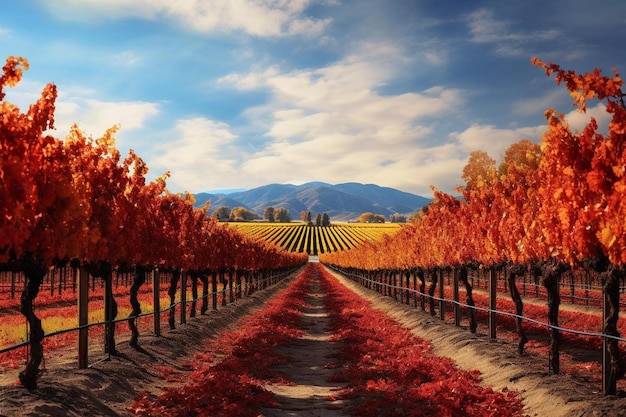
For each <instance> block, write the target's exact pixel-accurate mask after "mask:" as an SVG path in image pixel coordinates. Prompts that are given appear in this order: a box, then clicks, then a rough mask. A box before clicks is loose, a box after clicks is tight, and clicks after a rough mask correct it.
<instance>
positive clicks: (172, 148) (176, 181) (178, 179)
mask: <svg viewBox="0 0 626 417" xmlns="http://www.w3.org/2000/svg"><path fill="white" fill-rule="evenodd" d="M175 135H176V136H177V138H176V139H174V140H171V141H169V142H167V143H162V144H160V145H158V146H157V149H158V150H160V151H162V154H161V155H160V156H157V157H155V158H154V159H153V160H152V161H153V163H154V165H155V167H156V168H162V169H163V170H169V171H171V173H172V176H171V179H170V181H169V182H170V183H173V187H170V186H169V185H168V188H170V189H172V190H174V189H176V188H177V189H179V190H181V191H183V190H188V191H192V192H198V191H202V190H208V189H217V188H228V187H224V184H230V183H237V184H240V185H239V186H244V187H245V184H241V183H240V182H239V181H240V179H241V173H240V172H238V169H237V165H238V164H239V159H240V158H242V157H243V152H241V151H240V150H238V149H237V144H236V141H237V139H238V138H237V136H236V135H235V134H233V133H232V132H231V131H230V127H229V126H228V125H227V124H226V123H220V122H215V121H213V120H209V119H206V118H203V117H197V118H189V119H184V120H179V121H178V123H177V124H176V128H175ZM233 179H234V181H232V180H233ZM196 190H197V191H196Z"/></svg>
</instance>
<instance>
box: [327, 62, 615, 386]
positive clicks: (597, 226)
mask: <svg viewBox="0 0 626 417" xmlns="http://www.w3.org/2000/svg"><path fill="white" fill-rule="evenodd" d="M532 63H533V64H534V65H535V66H538V67H541V68H543V69H544V70H545V72H546V74H547V75H548V76H552V75H554V76H555V78H556V82H557V83H558V84H565V86H566V88H567V89H568V90H569V91H570V94H571V96H572V97H573V98H574V104H575V105H576V106H577V107H578V109H579V111H581V112H584V111H585V110H586V106H587V102H588V101H590V100H592V99H597V100H599V101H600V102H601V103H602V105H603V106H604V108H605V110H606V112H607V114H608V116H609V118H610V122H609V123H608V125H607V126H602V127H599V125H598V122H597V120H596V119H595V118H593V117H592V118H591V119H590V120H589V122H588V124H587V125H586V126H585V128H584V129H583V130H582V131H580V132H578V131H572V130H571V129H570V127H569V125H568V123H567V121H566V119H565V116H564V115H563V114H560V113H557V112H556V111H555V110H547V111H546V113H545V115H546V118H547V130H546V132H545V134H544V135H543V137H542V143H541V145H538V144H535V143H532V142H531V141H530V140H522V141H520V142H518V143H515V144H513V145H511V147H509V148H508V149H507V151H506V153H505V155H504V160H503V162H502V164H501V165H500V166H499V167H496V163H495V160H493V159H492V158H491V157H489V155H488V154H486V153H485V152H482V151H476V152H473V153H472V154H471V156H470V159H469V162H468V164H467V166H466V167H465V168H464V170H463V175H462V177H463V179H464V180H465V186H464V187H459V188H458V190H457V191H458V192H459V193H460V194H461V195H462V197H463V198H455V197H454V196H452V195H450V194H446V193H444V192H442V191H440V190H437V189H436V188H434V187H433V191H434V199H433V202H432V203H431V204H430V205H429V206H427V208H426V209H425V210H423V212H422V213H421V216H420V217H419V218H418V219H416V220H414V221H413V222H412V223H411V224H410V225H407V226H406V227H404V228H402V230H400V231H399V232H398V233H396V234H395V235H393V236H387V237H385V238H384V239H382V240H379V241H370V242H365V243H363V244H361V245H360V246H359V247H358V248H357V249H356V250H351V251H346V252H337V253H332V254H323V255H322V256H321V257H320V260H321V261H322V262H325V263H328V264H333V265H336V266H340V267H342V268H350V269H358V270H361V271H407V272H410V273H416V274H417V275H418V276H419V278H420V280H421V282H422V286H424V280H425V279H428V278H430V279H431V288H430V289H429V293H431V292H432V293H434V291H435V290H434V286H436V285H437V274H438V272H437V271H438V270H440V269H441V268H454V269H455V270H456V271H457V273H459V279H460V282H461V283H462V284H463V285H464V286H465V287H466V288H467V290H468V292H467V293H468V304H470V305H473V300H472V298H471V285H470V284H469V282H468V279H467V270H468V269H469V268H472V269H473V268H475V267H481V268H484V269H500V270H504V271H505V275H506V279H507V281H508V283H509V287H510V293H511V298H512V299H513V301H514V302H515V305H516V312H517V314H518V315H521V314H522V310H523V302H522V300H521V297H520V294H519V291H518V289H517V285H516V283H515V280H516V278H518V277H520V276H523V275H525V274H527V275H531V276H534V277H536V279H537V281H538V282H541V283H542V285H543V286H544V287H545V288H546V291H547V293H548V306H549V308H548V316H549V317H548V318H549V322H550V324H551V325H552V326H554V328H552V329H551V330H550V336H551V352H550V356H551V369H552V370H553V372H554V373H558V372H559V340H560V334H559V331H558V329H557V327H558V310H559V302H560V297H559V285H558V282H559V279H560V277H561V275H562V274H564V273H567V274H571V273H574V272H575V271H578V270H581V269H584V270H586V271H589V273H592V274H596V275H597V276H598V277H599V279H600V280H601V282H602V284H603V290H604V295H605V299H606V303H605V307H606V314H605V320H604V328H603V333H604V334H606V335H607V336H611V337H615V338H611V339H609V340H605V342H606V343H605V349H606V353H607V355H606V356H607V358H608V360H607V361H606V363H605V364H604V365H605V367H607V368H609V369H608V371H607V372H606V373H605V375H606V376H607V377H606V378H605V381H604V388H605V393H607V394H614V393H615V386H616V380H617V379H618V378H622V377H623V376H624V371H625V369H626V368H625V367H624V364H623V361H622V358H621V355H620V352H619V346H618V342H617V339H616V338H619V332H618V330H617V319H618V312H619V295H620V283H621V285H622V286H623V285H624V278H625V276H626V274H625V272H624V264H625V263H626V224H625V223H624V219H625V218H626V108H625V106H624V100H623V98H624V94H623V93H622V90H621V88H622V84H623V83H622V79H621V77H620V76H619V74H618V73H617V71H615V73H614V75H613V77H607V76H603V75H602V74H601V71H600V70H595V71H594V72H593V73H586V74H582V75H580V74H577V73H575V72H574V71H566V70H563V69H561V68H560V67H559V66H558V65H556V64H553V63H550V64H546V63H544V62H542V61H540V60H538V59H535V58H533V60H532ZM432 293H431V295H432ZM474 329H475V327H474ZM518 333H519V338H520V340H519V348H518V350H519V352H520V353H523V352H524V344H525V343H526V342H527V338H526V335H525V333H524V330H523V327H522V324H521V321H520V324H519V327H518ZM607 339H608V338H607Z"/></svg>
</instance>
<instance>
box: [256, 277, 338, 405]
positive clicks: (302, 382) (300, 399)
mask: <svg viewBox="0 0 626 417" xmlns="http://www.w3.org/2000/svg"><path fill="white" fill-rule="evenodd" d="M305 301H306V303H307V306H306V307H305V308H303V310H302V314H303V328H304V330H305V334H304V335H303V336H302V337H301V338H300V339H297V340H295V341H294V342H293V343H291V344H290V345H288V346H281V347H279V348H278V351H279V353H280V354H284V355H287V356H289V357H291V358H293V359H292V360H291V361H290V362H289V363H288V364H285V365H282V366H280V367H276V368H274V370H276V371H279V372H281V373H283V374H284V375H285V376H286V379H287V380H289V381H291V382H292V383H293V384H289V385H268V386H266V387H265V388H266V389H267V390H269V391H272V392H273V393H274V395H275V396H276V400H277V401H278V403H279V404H280V406H279V408H278V409H265V410H262V412H263V414H262V415H263V416H264V417H278V416H302V417H333V416H342V415H343V414H342V413H341V411H340V408H341V407H342V405H343V401H341V400H336V401H329V396H331V395H336V394H337V391H338V390H339V389H340V388H342V387H343V386H344V385H345V384H339V383H332V382H328V378H329V377H330V376H331V375H332V374H333V372H334V371H333V370H332V369H327V368H326V364H327V363H329V362H330V361H331V356H332V355H333V354H334V353H335V351H336V344H335V343H331V342H330V337H331V336H332V332H331V330H330V318H329V316H328V312H327V311H326V308H325V307H324V294H323V293H322V292H321V289H320V285H319V280H318V279H316V280H315V281H314V283H313V285H312V286H311V289H310V292H309V294H308V295H307V297H306V298H305Z"/></svg>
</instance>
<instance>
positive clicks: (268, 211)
mask: <svg viewBox="0 0 626 417" xmlns="http://www.w3.org/2000/svg"><path fill="white" fill-rule="evenodd" d="M263 218H264V219H265V220H267V221H268V222H270V223H274V207H266V208H265V211H264V212H263Z"/></svg>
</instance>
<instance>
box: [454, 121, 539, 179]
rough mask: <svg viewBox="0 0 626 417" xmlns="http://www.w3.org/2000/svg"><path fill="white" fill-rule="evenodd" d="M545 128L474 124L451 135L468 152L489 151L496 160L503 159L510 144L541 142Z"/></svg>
mask: <svg viewBox="0 0 626 417" xmlns="http://www.w3.org/2000/svg"><path fill="white" fill-rule="evenodd" d="M545 130H546V127H545V125H544V126H536V127H522V128H517V129H502V128H497V127H495V126H492V125H478V124H474V125H472V126H470V127H468V128H467V129H465V130H464V131H463V132H460V133H453V134H451V137H452V138H454V139H455V140H457V141H458V143H459V146H460V147H461V149H462V150H463V151H464V152H465V153H466V154H469V153H471V152H473V151H477V150H480V151H484V152H487V153H488V154H489V156H491V157H492V158H494V159H495V160H497V161H501V160H502V157H503V156H504V152H505V151H506V149H507V148H508V147H509V146H511V145H512V144H514V143H516V142H519V141H520V140H522V139H530V140H532V141H534V142H539V141H540V140H541V135H543V133H544V132H545ZM461 169H462V167H461Z"/></svg>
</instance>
